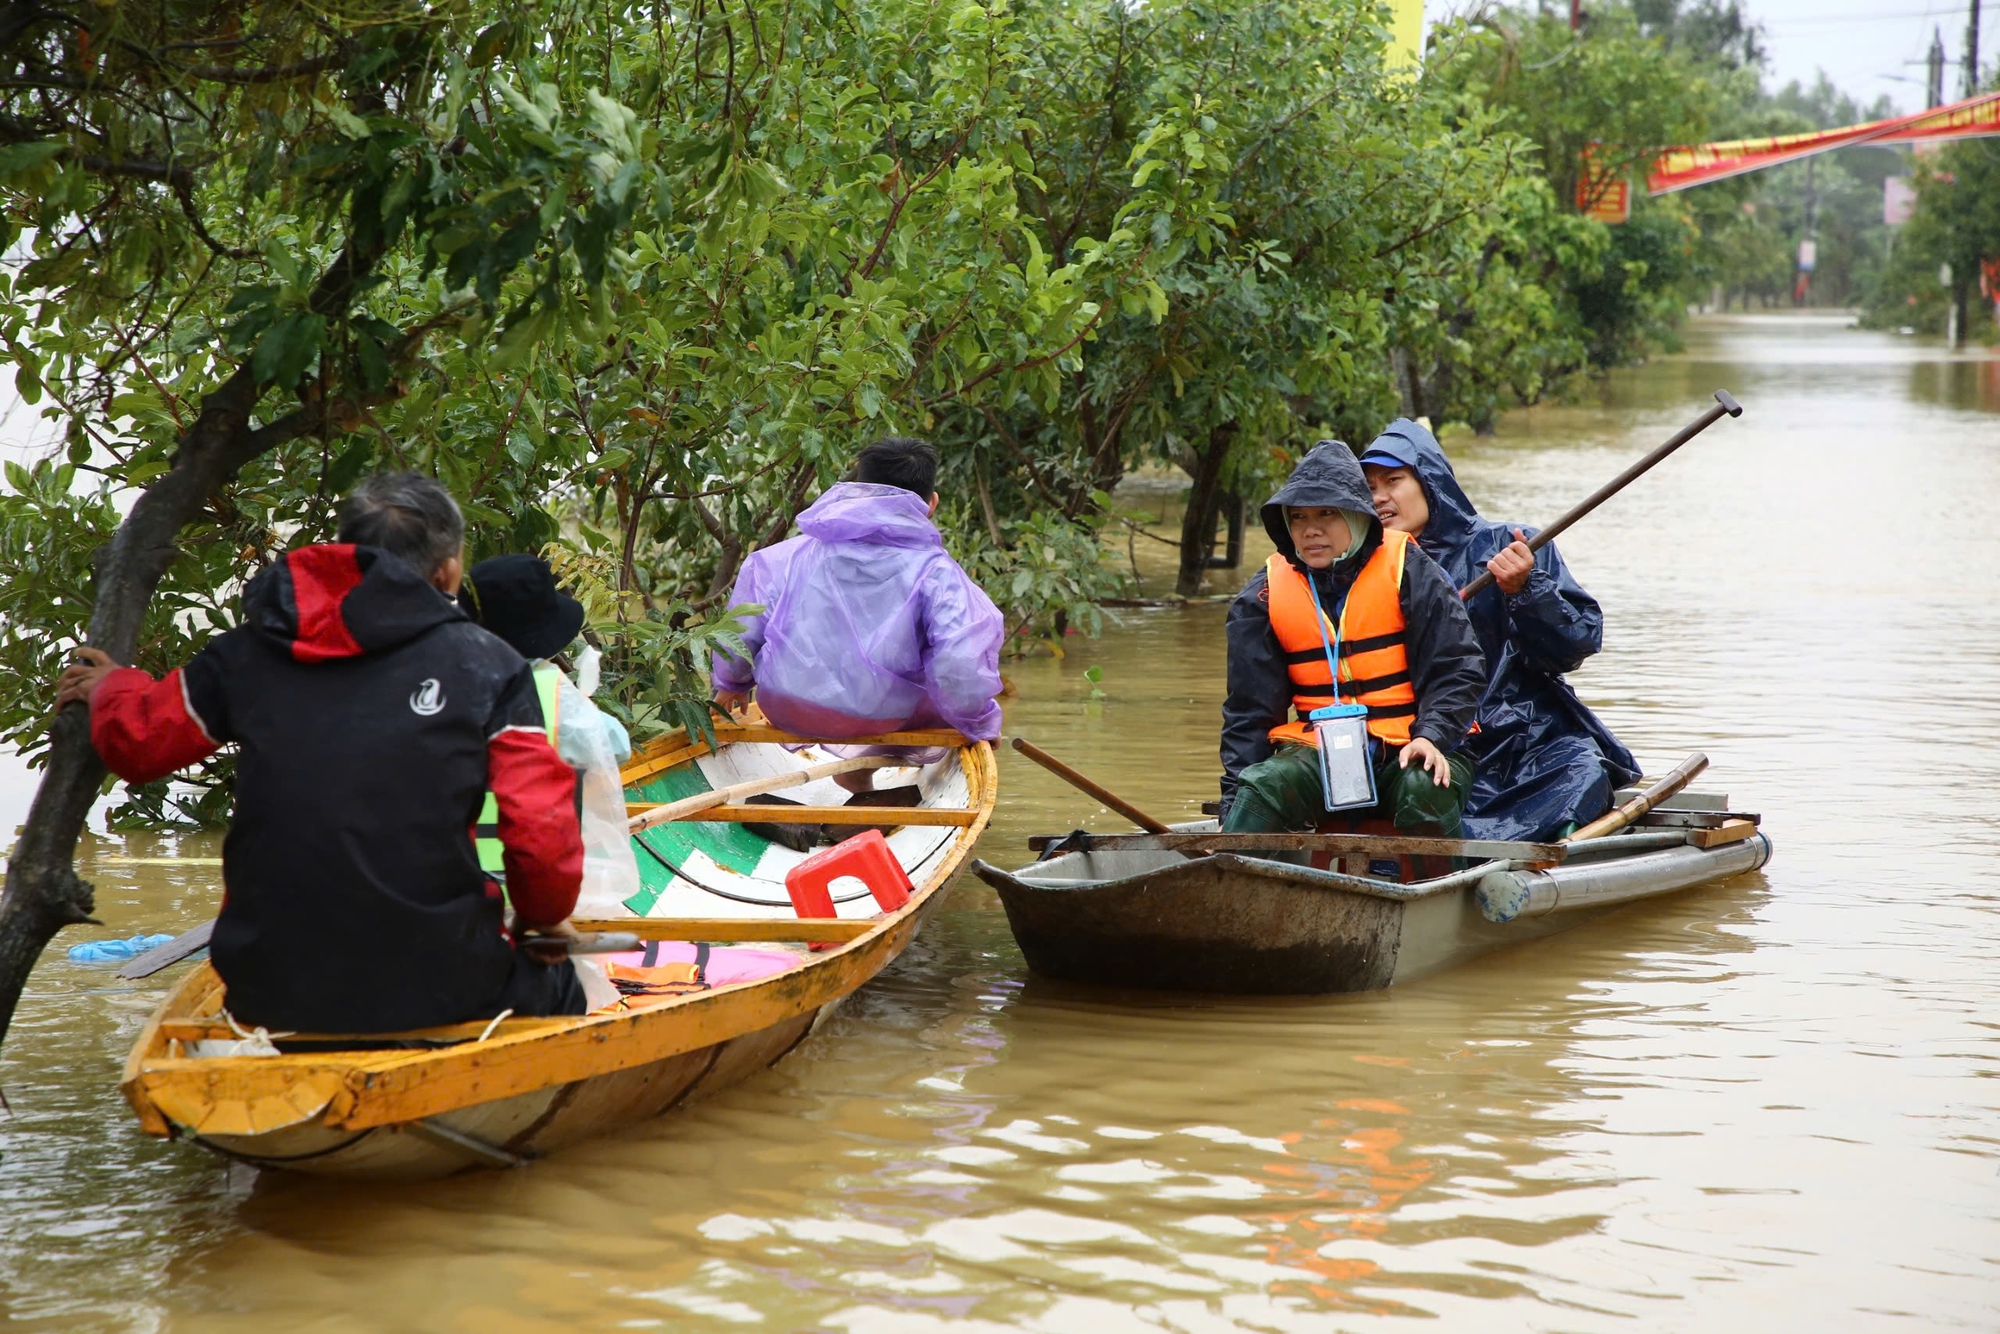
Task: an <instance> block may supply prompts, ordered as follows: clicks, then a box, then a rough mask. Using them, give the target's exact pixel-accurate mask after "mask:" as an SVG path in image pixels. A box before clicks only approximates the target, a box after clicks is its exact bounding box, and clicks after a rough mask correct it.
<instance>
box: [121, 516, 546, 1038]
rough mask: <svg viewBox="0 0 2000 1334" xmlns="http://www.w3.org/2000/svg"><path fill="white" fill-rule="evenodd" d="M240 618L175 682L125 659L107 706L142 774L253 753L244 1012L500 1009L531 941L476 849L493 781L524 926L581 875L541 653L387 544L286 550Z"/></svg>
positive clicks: (240, 988)
mask: <svg viewBox="0 0 2000 1334" xmlns="http://www.w3.org/2000/svg"><path fill="white" fill-rule="evenodd" d="M243 613H244V620H243V624H242V625H240V626H238V627H237V628H235V629H233V630H230V631H228V632H226V633H224V634H221V635H218V636H217V637H216V638H215V639H213V640H211V641H210V642H209V643H208V645H207V646H206V647H205V648H203V649H202V651H201V652H200V653H198V654H196V655H195V657H194V658H193V660H192V661H190V662H189V663H188V664H187V666H185V667H183V668H179V669H177V670H175V671H173V672H171V673H169V674H168V675H167V677H166V678H165V679H164V680H161V681H157V682H156V681H154V680H153V679H152V678H151V677H150V676H148V675H147V674H146V673H145V672H142V671H139V670H137V669H133V668H128V669H125V670H123V671H118V672H113V673H112V674H111V675H109V676H107V677H106V678H105V679H104V680H103V681H102V682H100V683H99V685H98V687H97V689H96V691H95V692H94V693H93V694H92V696H91V700H90V712H91V718H90V735H91V740H92V742H93V743H95V745H96V747H97V751H98V754H100V755H102V756H103V757H104V762H105V763H106V764H107V765H109V766H110V768H111V770H112V771H113V772H114V773H116V774H118V775H119V776H120V777H121V778H124V779H126V780H127V781H130V782H148V781H151V780H153V779H156V778H161V777H164V776H165V775H167V774H170V773H172V772H173V771H174V770H176V769H179V768H181V767H182V766H184V765H187V764H191V763H193V762H194V761H196V760H198V759H200V758H202V757H203V756H205V755H207V754H209V753H210V752H212V751H214V750H215V749H216V748H217V747H218V746H220V745H224V744H227V743H230V742H234V743H235V744H236V745H237V747H238V752H239V758H238V760H237V767H236V811H235V815H234V817H233V818H232V819H231V821H230V826H229V836H228V838H227V839H226V840H225V841H224V843H223V884H224V887H225V888H224V896H223V905H222V912H221V915H220V916H219V917H218V918H217V920H216V925H215V935H214V938H213V940H212V942H211V946H210V949H211V953H212V957H213V958H214V960H215V969H216V971H217V972H218V973H219V974H221V976H222V980H223V982H224V983H225V984H226V986H227V988H228V1006H229V1010H230V1013H231V1014H233V1015H234V1016H235V1017H236V1018H237V1019H238V1020H240V1021H242V1022H245V1023H251V1024H263V1025H266V1026H268V1027H271V1028H274V1029H297V1030H305V1031H318V1032H385V1031H391V1030H395V1029H401V1028H418V1027H424V1026H427V1025H431V1024H446V1023H456V1022H459V1021H462V1020H468V1019H474V1018H479V1017H484V1016H488V1015H491V1014H493V1013H494V1012H495V1005H494V1002H495V1001H496V999H497V998H498V997H499V996H500V994H501V991H502V989H503V988H504V987H505V986H506V985H507V981H508V978H509V976H510V974H511V973H512V971H513V969H514V966H515V952H514V948H513V945H512V943H511V942H510V941H509V940H508V938H507V936H506V935H505V933H504V932H503V930H502V926H501V900H500V891H499V888H498V887H497V886H496V885H494V884H493V882H492V881H491V880H489V879H488V878H487V877H486V876H484V875H483V874H481V872H480V870H479V861H478V857H477V855H476V854H475V852H474V850H473V844H472V825H473V821H474V819H475V818H476V817H477V815H478V812H479V806H480V803H481V800H482V798H483V795H484V793H485V791H486V789H487V787H488V786H489V784H490V785H491V787H492V789H493V792H494V795H495V796H496V797H497V799H498V805H499V808H500V840H501V842H502V843H503V844H505V845H506V850H507V851H506V862H507V882H508V885H509V886H510V888H511V891H512V895H513V902H514V907H515V909H516V911H517V913H518V914H519V917H520V919H521V921H522V922H523V923H525V924H528V925H537V926H540V925H549V924H552V923H554V922H557V921H560V920H561V919H562V918H564V917H566V916H568V915H569V912H570V909H571V908H572V907H574V906H575V903H576V893H577V887H578V884H579V883H580V881H581V878H582V871H583V844H582V839H581V834H580V831H579V828H578V824H577V814H576V799H575V791H576V774H575V771H573V770H572V769H571V768H570V767H569V766H568V765H567V764H564V763H563V762H562V760H561V759H560V758H559V757H558V756H557V755H556V753H555V751H554V749H553V748H552V747H551V746H550V745H549V743H548V738H547V736H546V734H545V733H544V731H543V728H542V712H541V705H540V704H539V703H538V702H537V700H536V696H535V685H534V678H533V676H532V674H531V673H530V670H529V667H528V665H527V663H526V662H525V661H523V659H522V658H521V656H520V655H519V654H518V653H516V652H515V651H514V650H513V649H511V648H509V647H508V646H507V645H506V644H505V643H503V642H501V641H500V640H499V639H498V638H496V637H495V636H493V635H491V634H489V633H487V632H486V631H485V630H482V629H481V628H479V627H478V626H476V625H474V624H472V622H471V621H469V620H467V619H466V617H465V615H464V614H463V613H462V612H460V611H459V609H458V607H457V605H456V604H455V603H453V602H452V600H451V599H450V598H447V597H446V596H444V595H443V594H442V593H440V592H438V590H437V589H435V588H433V587H431V585H430V584H429V583H427V582H426V581H425V580H423V579H422V578H420V577H419V576H418V575H417V573H416V571H415V570H413V569H411V568H410V567H409V566H408V565H407V564H405V563H404V562H403V561H401V560H399V559H398V558H396V557H394V556H391V555H389V554H388V553H386V552H383V551H378V550H376V549H374V548H372V547H354V546H332V545H328V546H312V547H302V548H300V549H299V550H297V551H292V552H289V553H287V554H286V556H285V557H284V559H283V560H281V561H279V562H278V563H277V564H275V565H273V566H272V567H271V568H269V569H267V570H265V571H264V572H263V573H261V574H259V575H258V576H257V577H256V578H254V579H252V580H251V581H250V583H249V585H248V587H246V588H245V589H244V592H243Z"/></svg>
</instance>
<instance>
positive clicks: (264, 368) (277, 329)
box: [250, 311, 326, 389]
mask: <svg viewBox="0 0 2000 1334" xmlns="http://www.w3.org/2000/svg"><path fill="white" fill-rule="evenodd" d="M325 339H326V319H325V317H323V316H320V315H314V314H311V313H309V312H306V311H299V312H297V313H295V314H291V315H286V316H284V317H282V318H281V319H279V320H277V321H276V322H275V323H273V324H272V325H271V326H270V327H269V328H268V329H266V330H265V331H264V334H263V336H262V337H261V338H259V339H258V340H257V348H256V350H255V351H254V352H252V353H251V354H250V373H251V374H253V375H255V376H256V377H257V379H258V380H259V381H261V382H263V383H266V384H274V385H276V386H278V387H279V388H280V389H289V388H291V387H292V386H293V385H296V384H297V383H298V382H299V377H301V376H302V375H304V374H305V372H306V367H307V366H309V365H311V364H312V362H313V360H314V359H315V358H316V357H318V356H319V350H320V345H321V343H323V342H324V341H325Z"/></svg>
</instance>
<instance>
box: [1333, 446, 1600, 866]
mask: <svg viewBox="0 0 2000 1334" xmlns="http://www.w3.org/2000/svg"><path fill="white" fill-rule="evenodd" d="M1361 462H1362V465H1363V467H1364V470H1365V471H1366V472H1367V474H1368V481H1369V486H1370V489H1371V490H1372V492H1373V493H1374V497H1375V512H1376V515H1377V517H1379V518H1380V519H1381V520H1382V523H1383V524H1384V526H1386V527H1390V528H1400V529H1402V530H1403V531H1404V532H1406V533H1409V534H1410V535H1411V536H1413V537H1415V538H1416V539H1417V541H1418V545H1419V546H1421V547H1422V548H1423V549H1424V551H1425V553H1426V554H1428V555H1429V556H1430V557H1431V559H1432V560H1434V561H1436V562H1437V563H1438V564H1439V565H1440V566H1442V567H1443V568H1444V571H1445V573H1446V574H1447V575H1449V576H1450V577H1451V581H1452V583H1453V585H1455V586H1456V587H1459V588H1463V587H1465V585H1467V584H1469V583H1471V582H1472V580H1473V579H1474V578H1475V577H1476V576H1477V575H1479V574H1480V573H1482V572H1484V571H1486V570H1487V569H1489V568H1490V569H1492V571H1493V573H1494V576H1495V579H1496V583H1495V584H1494V585H1493V586H1492V587H1489V588H1487V589H1486V590H1485V591H1483V592H1481V593H1480V594H1479V595H1478V596H1476V597H1474V598H1473V599H1472V600H1471V601H1470V602H1469V603H1467V604H1466V611H1467V612H1468V613H1469V614H1470V615H1471V618H1472V628H1473V630H1474V632H1475V633H1476V634H1477V635H1478V636H1479V644H1480V647H1481V648H1482V649H1483V650H1484V651H1485V654H1486V664H1487V668H1488V671H1489V675H1488V677H1487V684H1486V693H1485V694H1484V695H1483V696H1482V697H1481V699H1480V702H1479V714H1478V721H1479V730H1478V731H1477V732H1475V733H1474V734H1473V735H1472V736H1471V737H1469V738H1467V740H1466V748H1467V750H1468V751H1469V752H1470V753H1471V754H1472V755H1473V757H1474V758H1475V759H1476V761H1477V766H1478V770H1477V772H1478V776H1477V778H1476V779H1475V780H1474V782H1473V785H1472V791H1471V793H1470V794H1469V795H1468V797H1467V800H1466V808H1465V820H1464V824H1465V836H1466V837H1467V838H1496V839H1527V840H1539V839H1545V838H1558V837H1561V836H1562V835H1564V834H1565V833H1567V832H1568V831H1569V830H1570V828H1572V827H1573V826H1575V825H1579V824H1584V823H1587V822H1588V821H1590V820H1593V819H1596V818H1597V817H1598V816H1599V815H1602V814H1603V813H1604V811H1605V810H1606V809H1607V808H1608V807H1609V806H1610V804H1611V793H1612V790H1613V788H1615V787H1617V786H1620V785H1622V784H1625V783H1629V782H1632V781H1633V780H1634V779H1636V778H1638V776H1639V766H1638V764H1637V762H1636V761H1634V760H1633V758H1632V752H1631V751H1629V750H1627V749H1626V748H1625V746H1624V744H1623V743H1622V742H1620V741H1619V740H1618V738H1617V737H1615V736H1613V735H1612V734H1611V730H1610V729H1609V728H1607V727H1606V726H1605V725H1604V724H1603V723H1602V722H1600V721H1598V719H1597V715H1595V714H1593V713H1592V712H1591V711H1590V710H1589V709H1588V708H1587V707H1585V705H1584V703H1583V701H1582V700H1580V699H1578V698H1577V695H1576V691H1574V690H1572V689H1571V688H1570V685H1569V683H1568V682H1567V681H1565V680H1563V676H1562V674H1563V673H1564V672H1569V671H1574V670H1576V668H1577V667H1578V666H1579V665H1581V664H1582V662H1583V660H1584V659H1585V658H1588V657H1589V656H1590V655H1591V654H1593V653H1595V652H1597V651H1598V649H1599V648H1601V647H1602V646H1603V643H1604V613H1603V612H1602V611H1601V610H1600V609H1599V608H1598V605H1597V599H1596V598H1593V597H1592V596H1591V595H1590V594H1589V593H1587V592H1585V591H1584V589H1583V586H1582V585H1581V584H1579V583H1577V581H1576V580H1575V579H1574V578H1573V577H1571V575H1570V572H1569V569H1568V567H1567V566H1565V565H1564V564H1563V559H1562V557H1561V555H1559V554H1558V553H1557V551H1556V549H1555V546H1554V544H1553V543H1551V544H1550V545H1548V546H1545V547H1543V548H1542V549H1541V550H1540V551H1538V552H1532V553H1531V552H1529V550H1528V548H1527V544H1526V541H1525V539H1526V538H1527V537H1530V536H1532V535H1533V533H1534V531H1535V530H1533V529H1525V530H1524V529H1520V528H1513V527H1510V526H1508V525H1506V524H1499V523H1491V522H1489V521H1487V520H1485V519H1482V518H1481V517H1480V516H1479V511H1477V510H1476V509H1474V508H1473V507H1472V502H1471V501H1470V500H1468V499H1467V498H1466V495H1465V492H1464V491H1463V490H1462V489H1461V488H1460V487H1459V484H1458V478H1457V477H1456V476H1454V475H1453V474H1452V470H1451V462H1450V461H1449V460H1448V459H1446V458H1445V456H1444V450H1442V449H1441V448H1439V447H1438V442H1437V439H1436V437H1434V436H1433V435H1432V434H1431V433H1430V432H1429V431H1427V430H1425V429H1424V428H1423V427H1422V426H1420V425H1418V424H1417V423H1416V422H1413V421H1411V420H1409V419H1408V418H1406V417H1399V418H1397V419H1396V420H1395V421H1393V422H1391V423H1389V426H1388V428H1387V429H1386V430H1384V431H1383V433H1382V434H1381V435H1380V436H1379V437H1377V438H1376V440H1375V442H1374V443H1373V444H1372V445H1370V446H1369V447H1368V450H1367V452H1366V453H1364V454H1363V455H1362V456H1361Z"/></svg>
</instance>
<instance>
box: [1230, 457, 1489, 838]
mask: <svg viewBox="0 0 2000 1334" xmlns="http://www.w3.org/2000/svg"><path fill="white" fill-rule="evenodd" d="M1288 505H1290V506H1297V507H1300V508H1314V507H1333V508H1337V509H1343V510H1349V511H1352V512H1355V513H1358V514H1362V515H1367V516H1369V517H1368V520H1367V523H1368V536H1367V537H1366V539H1364V541H1363V543H1362V546H1361V550H1360V551H1359V552H1357V553H1356V554H1355V555H1354V556H1353V557H1351V558H1349V559H1346V560H1339V561H1335V562H1334V564H1333V565H1332V566H1331V567H1330V568H1328V569H1325V570H1313V569H1311V568H1309V567H1308V566H1306V565H1305V563H1304V562H1302V561H1300V560H1299V559H1298V552H1297V549H1296V548H1295V547H1294V546H1293V545H1292V532H1291V528H1290V526H1289V525H1287V524H1286V522H1285V507H1286V506H1288ZM1374 513H1375V506H1374V501H1373V499H1372V498H1371V497H1370V496H1369V494H1368V479H1367V478H1366V477H1365V476H1363V475H1362V472H1361V465H1360V464H1359V463H1357V462H1355V459H1354V454H1353V452H1352V451H1351V450H1349V449H1348V447H1347V446H1346V445H1344V444H1342V443H1341V442H1340V441H1338V440H1322V441H1320V442H1319V443H1318V444H1317V445H1314V446H1313V448H1312V452H1311V453H1309V454H1307V455H1306V456H1305V458H1304V459H1302V460H1301V461H1300V462H1299V466H1298V467H1297V468H1295V469H1294V470H1293V471H1292V475H1291V477H1290V478H1289V479H1287V480H1286V482H1285V484H1284V485H1283V486H1282V487H1280V488H1278V493H1277V494H1276V495H1274V496H1272V497H1271V499H1270V500H1268V501H1267V502H1265V504H1264V508H1263V511H1262V514H1263V519H1264V531H1266V532H1268V533H1269V534H1270V535H1271V541H1272V543H1273V544H1274V545H1276V547H1277V548H1278V551H1279V553H1280V554H1281V555H1283V556H1284V558H1285V559H1286V560H1289V561H1291V562H1292V565H1293V567H1294V568H1295V569H1297V570H1299V571H1300V572H1301V573H1303V574H1305V575H1306V576H1307V577H1308V578H1310V579H1311V580H1312V581H1313V583H1314V585H1315V587H1316V588H1317V589H1318V592H1319V597H1320V603H1321V605H1322V606H1324V607H1325V608H1326V609H1327V614H1328V615H1329V616H1337V615H1338V612H1337V611H1336V610H1335V608H1337V607H1339V606H1341V605H1342V604H1343V603H1345V602H1346V600H1347V591H1348V589H1350V588H1352V587H1353V586H1354V578H1355V576H1356V575H1357V574H1359V573H1360V572H1361V567H1362V566H1364V565H1366V564H1367V563H1368V561H1369V558H1370V557H1372V556H1373V555H1374V554H1375V551H1376V549H1377V548H1378V547H1380V546H1381V545H1382V525H1381V523H1380V522H1379V521H1377V520H1376V519H1375V518H1374V517H1373V515H1374ZM1401 603H1402V608H1403V623H1404V645H1405V649H1406V651H1407V653H1408V654H1409V659H1410V677H1411V683H1412V684H1413V685H1414V686H1415V687H1416V691H1417V716H1416V719H1415V720H1414V721H1413V722H1412V723H1411V724H1410V734H1411V735H1412V736H1420V737H1426V738H1428V739H1429V740H1430V741H1432V742H1433V743H1435V744H1436V746H1437V747H1438V749H1439V750H1442V751H1446V752H1449V751H1452V750H1456V749H1457V748H1458V746H1459V743H1460V742H1461V741H1462V740H1464V738H1465V731H1466V728H1467V727H1469V726H1470V725H1471V723H1472V713H1473V709H1474V708H1475V707H1476V706H1477V704H1478V702H1479V691H1480V688H1481V686H1483V685H1484V684H1485V681H1486V665H1485V663H1484V662H1483V661H1482V660H1481V659H1480V656H1479V641H1478V640H1476V639H1475V638H1473V634H1472V626H1471V624H1470V623H1469V622H1467V620H1466V619H1465V608H1464V607H1463V606H1461V605H1460V603H1459V600H1458V592H1457V590H1456V589H1455V588H1453V586H1452V585H1451V583H1450V582H1449V581H1447V580H1446V579H1445V576H1444V573H1443V571H1441V570H1439V569H1438V567H1437V566H1436V565H1435V564H1434V563H1433V562H1432V561H1431V560H1429V559H1428V558H1427V557H1426V556H1425V555H1424V554H1423V552H1422V550H1421V549H1419V548H1416V547H1412V548H1411V550H1410V553H1409V557H1408V559H1407V560H1406V561H1405V562H1404V565H1403V587H1402V599H1401ZM1227 633H1228V636H1229V694H1228V697H1227V698H1226V699H1224V700H1223V703H1222V801H1223V806H1224V808H1225V810H1226V809H1227V807H1228V804H1229V803H1230V802H1231V801H1232V800H1234V798H1235V795H1236V780H1237V776H1238V775H1240V774H1241V773H1242V772H1243V771H1244V770H1245V769H1247V768H1249V767H1250V766H1251V765H1253V764H1256V763H1258V762H1259V761H1260V760H1264V759H1268V758H1269V757H1270V754H1271V750H1272V743H1271V737H1270V732H1271V729H1272V728H1273V727H1276V726H1277V725H1278V724H1280V723H1282V722H1284V721H1285V720H1286V719H1288V718H1289V717H1290V716H1291V706H1292V682H1291V676H1290V674H1289V673H1288V672H1287V671H1286V669H1285V654H1284V650H1283V649H1282V648H1280V647H1279V645H1278V636H1277V634H1276V633H1275V632H1274V631H1273V630H1272V629H1271V606H1270V589H1269V584H1268V582H1267V580H1266V577H1265V574H1264V572H1263V571H1262V570H1259V571H1258V572H1257V573H1256V575H1255V576H1253V577H1252V578H1251V580H1250V582H1249V583H1247V584H1245V585H1244V586H1243V591H1242V592H1241V593H1238V594H1237V595H1236V600H1235V601H1233V602H1231V603H1230V604H1229V620H1228V626H1227Z"/></svg>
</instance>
